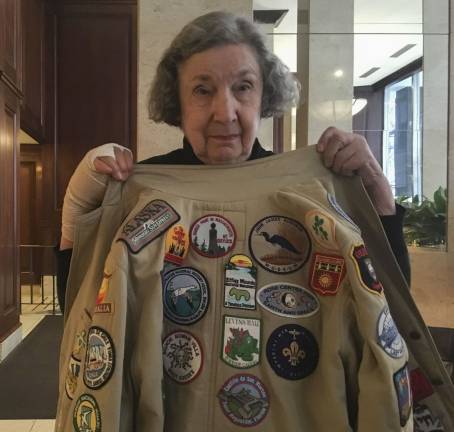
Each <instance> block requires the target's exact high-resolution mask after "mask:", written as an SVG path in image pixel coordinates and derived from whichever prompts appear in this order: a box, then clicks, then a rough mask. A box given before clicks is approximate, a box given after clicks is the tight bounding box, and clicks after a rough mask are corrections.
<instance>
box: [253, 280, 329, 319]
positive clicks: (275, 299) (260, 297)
mask: <svg viewBox="0 0 454 432" xmlns="http://www.w3.org/2000/svg"><path fill="white" fill-rule="evenodd" d="M257 301H258V302H259V304H260V306H262V307H263V308H265V309H266V310H268V311H270V312H271V313H273V314H275V315H279V316H283V317H289V318H302V317H309V316H311V315H314V314H316V313H317V312H318V310H319V309H320V303H319V301H318V300H317V297H316V296H315V295H314V294H312V293H311V292H310V291H309V290H307V289H306V288H303V287H302V286H299V285H295V284H291V283H273V284H270V285H266V286H264V287H262V288H260V290H259V291H258V292H257Z"/></svg>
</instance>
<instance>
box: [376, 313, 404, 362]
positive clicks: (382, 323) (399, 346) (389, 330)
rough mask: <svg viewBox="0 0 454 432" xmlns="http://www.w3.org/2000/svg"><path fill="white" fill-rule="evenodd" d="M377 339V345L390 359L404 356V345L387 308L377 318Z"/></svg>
mask: <svg viewBox="0 0 454 432" xmlns="http://www.w3.org/2000/svg"><path fill="white" fill-rule="evenodd" d="M377 339H378V344H379V345H380V346H381V347H382V348H383V350H384V351H385V352H386V354H388V355H389V356H390V357H393V358H401V357H402V356H403V355H404V349H405V343H404V341H403V339H402V336H401V335H400V333H399V330H397V327H396V324H394V320H393V318H392V316H391V313H390V312H389V308H388V306H385V307H384V308H383V310H382V311H381V313H380V316H379V317H378V322H377Z"/></svg>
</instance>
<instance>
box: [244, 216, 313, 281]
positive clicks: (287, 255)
mask: <svg viewBox="0 0 454 432" xmlns="http://www.w3.org/2000/svg"><path fill="white" fill-rule="evenodd" d="M249 249H250V251H251V254H252V256H253V258H254V259H255V260H256V261H257V262H258V263H259V265H260V266H261V267H263V268H264V269H265V270H268V271H270V272H272V273H281V274H286V273H293V272H295V271H297V270H299V269H300V268H301V267H303V265H304V264H306V262H307V260H308V259H309V256H310V253H311V240H310V238H309V234H308V233H307V231H306V229H305V228H304V226H303V225H302V224H301V223H299V222H298V221H296V220H294V219H291V218H288V217H286V216H268V217H266V218H263V219H261V220H260V221H258V222H257V223H256V224H255V225H254V227H253V228H252V230H251V232H250V234H249Z"/></svg>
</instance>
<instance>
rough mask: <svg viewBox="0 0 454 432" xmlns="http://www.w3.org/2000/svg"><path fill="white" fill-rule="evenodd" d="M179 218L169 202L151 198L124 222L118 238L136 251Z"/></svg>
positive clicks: (131, 249)
mask: <svg viewBox="0 0 454 432" xmlns="http://www.w3.org/2000/svg"><path fill="white" fill-rule="evenodd" d="M179 220H180V215H179V214H178V213H177V212H176V211H175V210H174V209H173V207H171V206H170V204H168V203H166V202H165V201H162V200H153V201H151V202H149V203H148V204H147V205H146V206H145V207H144V208H143V209H142V210H140V212H139V213H137V214H136V215H135V216H134V217H133V218H132V219H130V220H129V221H128V222H126V224H125V225H124V226H123V229H122V230H121V233H120V235H119V238H118V240H119V241H123V242H125V243H126V245H127V246H128V249H129V250H130V251H131V252H132V253H138V252H139V251H140V250H141V249H142V248H144V247H145V246H146V245H147V244H148V243H150V242H152V241H153V240H154V239H156V238H157V237H159V236H160V235H161V234H163V233H164V232H165V231H167V229H168V228H169V227H171V226H172V225H173V224H174V223H175V222H178V221H179Z"/></svg>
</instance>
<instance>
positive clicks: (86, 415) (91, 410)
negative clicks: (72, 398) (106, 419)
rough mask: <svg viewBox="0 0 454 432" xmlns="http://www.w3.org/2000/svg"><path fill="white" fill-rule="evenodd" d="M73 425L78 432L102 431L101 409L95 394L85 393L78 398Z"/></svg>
mask: <svg viewBox="0 0 454 432" xmlns="http://www.w3.org/2000/svg"><path fill="white" fill-rule="evenodd" d="M73 426H74V430H75V431H76V432H101V411H100V410H99V407H98V403H97V402H96V399H95V398H94V397H93V396H91V395H89V394H83V395H82V396H80V398H79V399H77V402H76V406H75V407H74V412H73Z"/></svg>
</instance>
